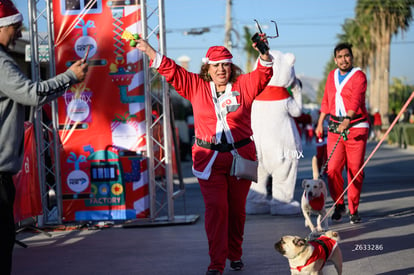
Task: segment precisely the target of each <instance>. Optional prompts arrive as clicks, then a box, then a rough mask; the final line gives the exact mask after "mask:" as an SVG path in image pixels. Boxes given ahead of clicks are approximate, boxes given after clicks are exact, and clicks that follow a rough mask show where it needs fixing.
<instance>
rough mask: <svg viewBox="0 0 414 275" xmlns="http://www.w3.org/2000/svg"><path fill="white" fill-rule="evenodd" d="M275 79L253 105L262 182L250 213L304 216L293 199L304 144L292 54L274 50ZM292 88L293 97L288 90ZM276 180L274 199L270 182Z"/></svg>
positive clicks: (250, 202)
mask: <svg viewBox="0 0 414 275" xmlns="http://www.w3.org/2000/svg"><path fill="white" fill-rule="evenodd" d="M270 54H271V55H272V58H273V77H272V79H271V80H270V82H269V84H268V86H267V87H266V88H265V89H264V90H263V92H262V93H261V94H260V95H259V96H258V97H256V99H255V100H254V102H253V106H252V129H253V139H254V142H255V144H256V150H257V157H258V161H259V167H258V182H257V183H252V185H251V187H250V191H249V194H248V196H247V202H246V213H247V214H265V213H269V212H270V214H272V215H292V214H298V213H300V211H301V210H300V203H299V202H297V201H294V200H293V195H294V190H295V184H296V174H297V167H298V161H299V158H300V157H302V142H301V138H300V136H299V132H298V129H297V126H296V123H295V121H294V117H298V116H300V115H301V113H302V94H301V83H300V81H299V80H298V79H296V75H295V70H294V63H295V56H294V55H293V54H292V53H282V52H280V51H275V50H272V51H270ZM289 87H290V88H291V92H292V96H291V95H290V94H289V92H288V90H287V88H289ZM270 177H271V178H272V198H271V199H269V198H268V195H267V183H268V180H269V178H270Z"/></svg>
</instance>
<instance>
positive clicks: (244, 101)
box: [158, 56, 273, 179]
mask: <svg viewBox="0 0 414 275" xmlns="http://www.w3.org/2000/svg"><path fill="white" fill-rule="evenodd" d="M158 72H159V73H160V74H161V75H163V76H165V78H166V80H167V82H168V83H170V84H171V85H172V86H173V87H174V88H175V89H176V91H177V92H178V94H180V95H181V96H182V97H184V98H186V99H188V100H189V101H190V102H191V104H192V106H193V113H194V128H195V135H196V137H197V138H199V139H201V140H203V141H207V142H213V143H214V142H215V141H217V140H220V138H219V136H220V135H221V133H222V129H221V128H220V127H221V125H222V124H221V123H218V121H217V115H216V111H215V105H214V103H213V98H214V100H216V99H217V97H216V95H215V92H213V91H212V87H214V84H213V86H211V85H212V84H211V83H212V82H207V81H204V80H203V79H202V78H200V76H199V75H198V74H195V73H191V72H188V71H187V70H185V69H184V68H182V67H181V66H179V65H177V64H176V63H175V62H174V61H173V60H171V59H169V58H167V57H165V56H164V57H163V59H162V62H161V65H160V67H159V68H158ZM272 75H273V68H272V65H271V63H269V66H264V65H262V64H261V62H258V66H257V68H256V70H254V71H253V72H251V73H248V74H243V75H240V76H239V77H238V79H237V81H236V82H235V83H233V85H232V86H231V92H230V93H227V92H226V94H225V95H223V96H222V97H220V106H222V108H223V109H226V108H227V111H226V112H227V114H225V121H226V123H227V125H228V127H229V128H230V132H231V136H232V139H233V141H234V142H237V141H240V140H243V139H246V138H249V137H251V136H252V134H253V132H252V129H251V125H250V121H251V120H250V113H251V107H252V103H253V100H254V98H255V97H256V96H257V95H258V94H259V93H260V92H261V91H262V90H263V89H264V88H265V87H266V85H267V83H268V82H269V80H270V78H271V77H272ZM224 99H226V100H224ZM223 100H224V101H223ZM221 101H223V102H221ZM217 135H218V136H217ZM230 141H231V140H230ZM230 141H228V142H230ZM237 151H238V152H239V154H240V155H242V156H243V157H245V158H248V159H251V160H254V159H256V151H255V146H254V143H253V142H251V143H249V144H248V145H246V146H243V147H241V148H239V149H238V150H237ZM217 153H218V151H212V150H210V149H205V148H202V147H199V146H197V145H194V146H193V173H194V174H195V176H196V177H199V178H202V179H208V177H209V176H210V173H211V166H212V164H213V162H214V159H215V158H216V155H217Z"/></svg>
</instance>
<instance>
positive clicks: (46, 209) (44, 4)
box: [28, 0, 198, 226]
mask: <svg viewBox="0 0 414 275" xmlns="http://www.w3.org/2000/svg"><path fill="white" fill-rule="evenodd" d="M139 2H140V4H141V18H142V19H141V22H142V36H143V37H144V38H145V39H147V40H149V41H155V42H154V43H151V44H152V45H158V47H159V49H158V50H159V52H160V53H161V54H166V41H165V33H166V32H165V20H164V19H165V16H164V1H163V0H157V1H155V0H154V1H146V0H139ZM148 2H151V3H148ZM28 7H29V8H28V10H29V32H30V45H31V70H32V77H33V80H34V81H39V80H41V76H40V63H41V62H43V61H47V62H49V76H50V77H51V76H55V75H56V71H55V56H54V33H53V32H54V31H53V14H52V0H42V1H41V0H28ZM39 26H46V28H47V29H46V30H45V31H41V30H39ZM41 45H48V49H49V50H48V52H49V58H48V60H44V59H45V57H44V56H40V55H39V48H40V46H41ZM143 62H144V83H145V84H144V85H145V98H146V99H145V108H146V120H147V123H146V124H147V126H146V130H147V152H146V157H147V159H148V182H149V183H148V184H149V209H150V216H149V218H148V219H142V220H144V222H151V223H154V222H163V223H177V222H178V223H182V222H184V223H187V222H189V223H192V222H193V221H194V219H197V218H198V216H197V217H194V216H192V217H190V218H188V217H186V216H184V220H183V217H177V216H175V214H174V199H175V198H178V197H181V196H183V195H184V194H185V188H184V184H183V182H182V179H180V182H179V184H178V190H176V191H174V178H173V177H174V176H173V161H172V158H173V156H172V148H173V143H172V140H173V136H172V126H171V125H172V124H173V121H174V120H173V119H172V117H171V102H170V91H169V86H168V84H167V83H166V81H165V79H164V78H163V77H161V76H160V75H159V74H157V73H156V72H154V71H153V70H151V69H150V67H149V60H148V58H147V57H146V56H145V55H143ZM157 84H161V85H160V86H161V88H160V89H155V88H154V86H157ZM160 106H161V107H160ZM157 107H160V108H157ZM51 108H52V118H51V119H52V122H51V123H46V122H45V120H44V118H43V115H42V109H41V108H38V109H35V110H33V112H32V113H33V121H34V125H35V131H36V142H37V145H38V146H37V161H38V166H39V167H38V169H39V180H40V185H41V197H42V205H43V217H42V218H41V219H39V226H43V225H46V224H61V223H62V190H61V177H60V174H61V168H60V154H59V152H60V147H61V143H60V139H59V135H58V133H59V125H58V115H57V114H58V112H57V111H58V110H57V102H56V101H54V102H52V103H51ZM153 110H157V111H158V112H159V116H157V117H154V115H153ZM157 127H158V128H160V129H162V133H163V134H162V138H161V139H160V138H159V137H155V136H153V134H154V129H155V128H157ZM156 146H157V147H158V148H159V149H160V150H159V152H162V154H161V155H159V156H155V155H154V147H156ZM177 155H178V154H177ZM48 159H53V161H48ZM177 161H178V162H179V158H177ZM178 168H179V169H180V166H179V165H178ZM157 169H163V170H164V171H165V174H164V176H161V177H160V176H156V173H155V170H157ZM180 172H181V171H179V173H180ZM176 189H177V188H176ZM54 193H55V194H56V203H55V204H53V205H51V204H50V202H51V196H52V197H53V195H54ZM163 215H165V216H163Z"/></svg>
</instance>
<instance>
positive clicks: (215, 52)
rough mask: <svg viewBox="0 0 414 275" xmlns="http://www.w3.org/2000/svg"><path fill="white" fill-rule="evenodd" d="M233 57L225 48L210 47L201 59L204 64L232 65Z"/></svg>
mask: <svg viewBox="0 0 414 275" xmlns="http://www.w3.org/2000/svg"><path fill="white" fill-rule="evenodd" d="M232 58H233V55H232V54H231V53H230V52H229V50H228V49H227V48H226V47H223V46H212V47H210V48H209V49H208V51H207V54H206V57H204V58H203V59H202V61H203V63H204V64H217V63H233V61H232Z"/></svg>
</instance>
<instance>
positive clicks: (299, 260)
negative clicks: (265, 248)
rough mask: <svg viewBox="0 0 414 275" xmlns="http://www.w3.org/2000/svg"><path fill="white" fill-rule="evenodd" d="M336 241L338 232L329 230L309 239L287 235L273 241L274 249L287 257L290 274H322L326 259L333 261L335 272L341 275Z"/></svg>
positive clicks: (340, 258)
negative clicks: (277, 240) (275, 241)
mask: <svg viewBox="0 0 414 275" xmlns="http://www.w3.org/2000/svg"><path fill="white" fill-rule="evenodd" d="M338 241H339V234H338V232H334V231H331V230H330V231H327V232H326V233H325V234H323V235H321V236H320V237H319V238H317V239H314V240H310V241H308V240H306V239H303V238H300V237H299V236H290V235H287V236H283V237H282V238H281V239H280V241H279V242H277V243H275V249H276V251H278V252H279V253H280V254H282V255H283V256H284V257H286V258H287V259H288V261H289V266H290V270H291V274H292V275H295V274H311V275H313V274H322V268H323V267H324V265H325V263H326V262H327V261H331V262H333V264H334V265H335V269H336V272H337V273H338V274H339V275H341V274H342V252H341V249H340V248H339V246H338Z"/></svg>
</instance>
